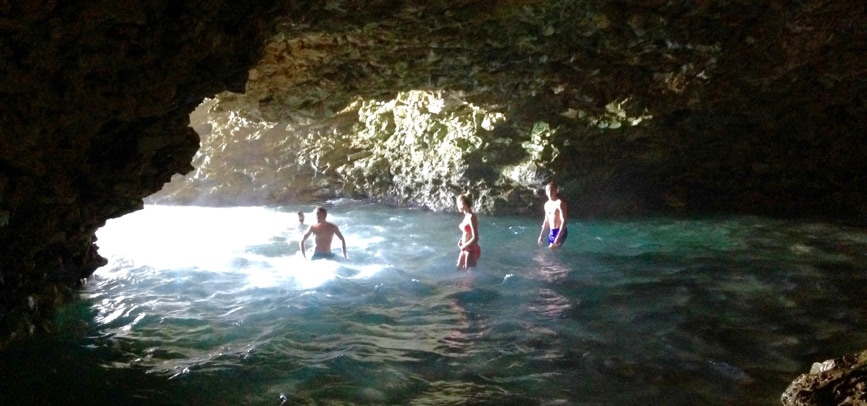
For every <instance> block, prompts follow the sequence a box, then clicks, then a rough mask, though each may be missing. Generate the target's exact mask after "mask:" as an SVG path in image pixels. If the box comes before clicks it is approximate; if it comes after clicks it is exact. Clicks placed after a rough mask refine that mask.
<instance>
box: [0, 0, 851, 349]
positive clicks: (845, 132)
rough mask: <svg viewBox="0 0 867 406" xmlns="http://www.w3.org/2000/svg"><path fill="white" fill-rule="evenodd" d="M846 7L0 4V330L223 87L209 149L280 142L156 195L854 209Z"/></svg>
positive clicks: (65, 289) (185, 138)
mask: <svg viewBox="0 0 867 406" xmlns="http://www.w3.org/2000/svg"><path fill="white" fill-rule="evenodd" d="M865 13H867V11H865V7H864V6H863V5H862V4H860V3H858V2H839V1H832V0H816V1H811V2H784V1H769V2H740V1H715V2H693V1H688V0H671V1H664V0H627V1H619V2H611V1H602V0H588V1H572V0H568V1H567V0H563V1H550V0H545V1H541V0H515V1H489V0H488V1H485V0H438V1H430V2H413V1H399V0H393V1H388V0H369V1H362V0H329V1H324V2H323V1H309V2H307V1H294V2H289V1H285V0H282V1H281V0H274V1H264V2H262V1H259V2H252V3H251V4H246V3H237V2H236V3H229V2H225V1H220V0H204V1H199V2H194V3H184V2H180V3H178V2H174V3H169V2H159V1H158V2H146V3H137V2H126V1H119V2H96V3H94V2H84V1H72V2H55V1H41V2H20V4H17V3H14V2H13V3H0V37H2V41H0V54H2V58H0V128H2V131H3V134H2V136H0V247H2V248H0V255H2V262H0V310H2V311H0V346H2V344H4V343H6V342H7V340H8V339H9V338H10V337H16V336H18V337H20V336H22V335H26V334H31V333H33V332H34V331H37V330H39V329H42V328H47V327H46V326H47V324H45V321H46V320H47V318H48V316H50V314H51V310H52V309H53V308H54V307H55V306H56V305H57V304H58V303H62V302H63V301H64V300H66V299H67V298H68V297H70V292H71V288H72V287H74V286H75V285H76V284H77V283H78V282H79V281H80V280H81V278H84V277H87V276H88V275H90V274H91V273H92V272H93V270H94V269H95V268H96V267H98V266H99V265H100V264H101V263H102V260H101V258H99V256H98V255H97V253H96V248H95V245H94V241H93V234H94V232H95V230H96V229H97V228H98V227H99V226H100V225H102V224H103V223H104V221H105V220H106V219H108V218H111V217H115V216H119V215H122V214H124V213H127V212H129V211H132V210H136V209H137V208H139V207H141V203H142V198H144V197H145V196H148V195H150V194H152V193H153V192H155V191H157V190H158V189H160V187H161V186H162V184H163V183H164V182H166V181H168V180H169V178H170V177H171V176H172V175H173V174H179V173H185V172H187V171H189V170H191V169H192V167H191V166H190V162H191V159H192V158H193V155H194V154H195V152H196V148H197V146H198V145H197V144H198V139H197V136H196V134H195V133H194V132H193V131H192V130H191V129H190V128H189V127H188V126H187V124H188V116H189V114H190V113H191V112H192V111H193V109H194V108H195V107H196V106H197V105H199V103H200V102H201V101H202V99H203V98H205V97H211V96H214V95H215V94H216V93H218V92H222V91H224V90H230V91H233V92H235V93H222V94H220V96H219V97H218V98H217V99H216V101H214V102H213V111H214V112H215V113H218V114H216V115H214V116H211V117H209V118H205V119H203V122H204V121H209V120H210V121H212V122H213V123H221V122H222V123H224V124H225V125H226V126H224V127H220V126H214V127H213V128H211V129H210V131H204V132H207V133H208V134H209V135H210V136H214V137H213V138H208V137H205V144H206V148H207V147H208V146H209V145H213V146H218V145H230V144H246V145H245V146H244V147H243V148H247V149H249V148H251V147H250V145H253V146H256V145H258V146H257V148H260V149H261V150H262V151H263V154H264V153H267V152H269V151H270V150H271V149H273V148H274V146H275V145H278V146H280V148H282V149H280V148H278V150H279V151H283V152H286V155H284V156H283V157H282V158H281V159H279V160H274V159H271V158H270V157H269V156H266V155H262V156H261V158H262V159H261V161H262V162H264V163H263V164H260V168H252V169H249V167H248V169H245V170H246V171H247V172H246V173H240V172H239V171H237V170H234V169H232V170H230V171H228V172H229V173H230V174H232V175H233V176H235V177H234V178H228V177H222V178H221V179H214V178H213V176H212V173H211V172H208V171H207V170H205V169H206V168H208V165H206V164H205V161H206V160H210V161H209V162H210V164H209V165H212V166H211V167H217V166H219V162H227V163H231V162H232V161H231V160H228V159H227V160H225V161H219V160H216V161H215V159H216V158H215V157H217V156H218V155H216V154H213V155H208V154H202V155H200V156H199V157H197V161H196V165H197V166H199V168H200V170H198V171H197V172H195V173H194V175H193V176H191V178H190V179H191V180H192V182H191V183H190V184H189V185H187V186H184V185H181V186H179V187H177V188H176V189H172V190H168V191H167V192H166V194H165V195H163V197H164V198H170V199H175V201H191V199H193V198H194V194H193V193H188V192H187V191H185V188H186V187H188V186H189V187H192V188H193V189H195V188H204V186H208V187H209V188H210V189H209V190H211V189H214V188H216V190H220V191H221V192H220V193H217V194H214V195H213V200H212V201H211V202H212V203H219V202H220V201H219V199H224V201H226V202H229V201H232V202H237V200H236V199H238V198H244V199H247V200H248V202H271V201H281V202H282V201H285V200H286V199H310V198H317V199H318V198H324V197H329V196H344V195H346V196H360V197H367V198H372V199H375V200H381V201H385V202H389V203H393V204H411V205H424V206H428V207H432V208H435V209H439V208H444V207H446V206H447V205H450V199H449V196H450V195H451V194H452V193H453V192H454V191H455V190H457V189H461V188H475V189H476V190H477V191H478V192H479V194H480V197H481V199H480V200H481V201H483V204H484V207H485V208H486V210H489V211H516V212H519V211H522V210H527V209H528V206H529V205H531V204H533V202H532V200H533V197H534V196H533V190H534V188H536V187H538V186H540V184H541V182H543V181H544V180H545V179H547V178H549V177H554V178H556V179H558V180H560V181H561V183H565V186H566V188H565V191H566V192H567V196H568V197H569V198H570V200H571V203H572V204H571V206H572V207H574V208H575V209H574V212H575V214H584V215H591V214H612V213H617V214H622V213H641V212H646V211H660V210H667V211H680V212H684V213H696V212H704V211H730V212H752V213H773V214H775V215H792V216H795V215H797V216H804V215H810V216H812V215H823V216H836V217H841V218H847V219H854V220H860V221H863V219H864V216H865V215H867V207H865V203H864V202H865V201H867V200H865V193H867V192H865V189H864V185H865V179H864V176H865V175H864V174H865V173H867V163H865V162H867V160H865V159H864V157H865V156H867V143H864V142H863V141H864V134H865V131H864V130H865V128H867V111H865V110H867V105H865V99H864V94H865V90H867V89H865V88H867V83H865V72H867V58H865V57H864V56H863V55H864V49H863V48H864V44H865V40H867V38H865V36H867V33H865V31H864V30H863V27H864V26H865V22H867V15H865ZM275 27H278V28H279V32H278V33H277V35H276V36H272V35H271V34H273V33H275V32H277V31H275V30H272V28H275ZM266 38H270V40H269V42H268V43H267V44H266V43H265V42H264V41H265V39H266ZM263 48H264V49H263ZM257 61H258V65H256V64H257ZM251 67H252V68H253V69H252V70H249V71H248V69H250V68H251ZM245 81H246V86H245ZM242 92H243V93H244V94H240V93H242ZM398 113H400V114H398ZM220 114H225V115H224V116H221V115H220ZM422 116H425V117H424V120H422V119H421V118H422ZM418 123H427V124H425V125H422V126H421V127H415V126H416V124H418ZM470 123H472V124H470ZM196 124H198V123H196ZM201 129H202V130H207V128H206V127H205V126H202V128H201ZM230 129H235V130H232V131H229V130H230ZM229 134H231V135H232V137H233V139H234V141H232V140H228V139H227V138H226V136H227V135H229ZM238 134H248V135H250V136H251V137H250V140H249V141H250V142H240V143H239V142H236V141H238V140H237V139H236V138H234V137H237V135H238ZM410 136H411V137H413V138H412V142H410V138H409V137H410ZM230 141H231V142H230ZM281 143H283V144H281ZM447 143H451V144H449V145H451V147H449V148H446V149H443V150H440V147H441V146H442V145H446V144H447ZM434 149H435V150H434ZM401 151H409V152H408V153H406V156H404V157H400V156H398V155H399V153H400V152H401ZM396 153H398V155H396ZM243 155H246V154H235V156H243ZM443 157H445V158H443ZM347 158H349V159H347ZM245 162H246V161H245ZM425 164H427V165H429V166H424V165H425ZM203 168H204V169H203ZM224 168H225V167H224ZM287 179H288V181H287ZM395 179H397V180H395ZM178 182H181V180H178ZM275 184H285V186H279V187H278V186H274V185H275ZM227 185H228V186H230V187H227ZM232 185H238V187H231V186H232ZM257 188H258V190H257ZM189 190H192V189H189Z"/></svg>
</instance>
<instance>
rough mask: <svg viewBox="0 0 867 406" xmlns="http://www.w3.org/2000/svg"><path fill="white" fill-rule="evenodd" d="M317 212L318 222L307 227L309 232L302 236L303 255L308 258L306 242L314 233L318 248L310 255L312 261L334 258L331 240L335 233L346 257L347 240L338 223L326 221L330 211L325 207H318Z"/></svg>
mask: <svg viewBox="0 0 867 406" xmlns="http://www.w3.org/2000/svg"><path fill="white" fill-rule="evenodd" d="M315 213H316V224H313V225H312V226H310V228H308V229H307V232H306V233H304V237H303V238H301V242H300V245H301V256H303V257H304V259H307V253H306V252H305V250H306V247H305V246H304V243H305V242H307V237H309V236H310V234H314V235H315V236H316V248H314V250H313V255H312V256H310V260H311V261H312V260H314V259H332V258H334V254H333V253H332V252H331V240H332V239H334V236H335V235H336V236H337V238H339V239H340V244H341V246H342V248H343V258H346V240H344V239H343V234H341V233H340V229H339V228H338V227H337V226H336V225H334V224H331V223H329V222H327V221H325V216H327V215H328V212H327V211H326V210H325V208H324V207H321V206H320V207H317V208H316V210H315Z"/></svg>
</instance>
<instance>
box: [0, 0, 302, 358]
mask: <svg viewBox="0 0 867 406" xmlns="http://www.w3.org/2000/svg"><path fill="white" fill-rule="evenodd" d="M282 3H285V2H280V1H261V2H259V1H257V2H252V3H250V4H234V2H228V1H197V2H168V1H151V2H133V1H100V2H93V1H63V2H58V1H32V2H2V3H0V258H2V260H0V309H2V311H0V348H2V347H3V346H4V345H5V344H6V342H7V341H8V340H9V339H14V338H15V337H21V336H25V335H28V334H32V333H35V332H38V331H41V330H42V329H47V328H49V325H48V324H47V323H46V320H47V319H48V318H49V317H50V316H51V314H52V310H53V309H54V308H55V306H56V305H58V304H60V303H63V302H64V301H66V300H67V299H69V297H71V289H72V288H73V287H74V286H76V285H77V284H78V283H79V281H80V280H81V279H82V278H85V277H87V276H89V275H90V274H91V273H92V272H93V271H94V270H95V269H96V268H97V267H99V266H100V265H102V264H104V259H102V258H100V257H99V255H98V254H97V252H96V246H95V245H94V244H93V243H94V232H95V231H96V229H97V228H98V227H100V226H101V225H103V224H104V223H105V221H106V219H108V218H112V217H117V216H120V215H122V214H125V213H128V212H131V211H134V210H137V209H139V208H141V206H142V198H143V197H144V196H147V195H148V194H151V193H153V192H155V191H157V190H159V189H160V187H162V185H163V183H164V182H166V181H168V180H169V178H170V176H171V175H172V174H175V173H185V172H187V171H189V170H191V169H192V167H191V166H190V159H191V157H192V156H193V154H194V153H195V152H196V150H197V149H198V146H199V138H198V135H197V134H196V133H195V132H194V131H193V130H192V129H191V128H190V127H189V114H190V112H191V111H192V110H193V109H194V108H195V107H196V106H197V105H198V104H199V103H200V102H201V100H202V99H203V98H204V97H206V96H212V95H214V94H215V93H217V92H221V91H224V90H235V91H242V90H243V88H244V83H245V82H246V80H247V70H248V68H249V67H250V66H251V65H253V64H254V63H255V61H257V60H258V59H259V58H260V56H261V50H262V44H263V43H264V40H265V39H266V38H267V37H268V36H270V35H271V34H273V29H274V23H273V22H272V20H273V15H275V14H285V13H286V11H285V8H286V6H285V4H282ZM278 10H280V11H278Z"/></svg>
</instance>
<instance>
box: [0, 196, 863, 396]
mask: <svg viewBox="0 0 867 406" xmlns="http://www.w3.org/2000/svg"><path fill="white" fill-rule="evenodd" d="M328 207H329V220H330V221H332V222H333V223H335V224H337V225H338V226H339V227H340V228H341V230H342V231H343V233H344V235H345V236H346V239H347V249H348V253H349V258H348V259H347V260H341V261H336V262H334V261H316V262H305V261H304V260H303V259H302V258H301V257H300V255H299V254H298V248H297V247H298V244H297V241H298V236H299V234H298V231H297V227H296V226H295V224H296V223H297V217H296V215H295V212H296V211H297V210H299V209H302V210H305V211H306V212H307V213H308V216H307V218H308V219H309V220H312V219H313V218H314V217H313V216H312V214H311V212H312V209H313V207H312V206H302V207H298V206H291V207H278V208H266V207H243V208H201V207H166V206H147V207H146V208H145V209H144V210H142V211H139V212H136V213H133V214H130V215H128V216H125V217H123V218H120V219H115V220H111V221H109V222H108V224H107V225H106V226H105V227H104V228H103V229H101V230H100V231H99V233H98V237H99V241H98V243H97V244H98V245H99V246H100V253H101V254H102V255H103V256H105V257H106V258H108V259H109V264H108V265H106V266H105V267H103V268H101V269H99V270H98V271H97V273H96V274H95V275H94V276H93V278H92V279H91V280H90V281H89V282H88V284H87V286H86V287H85V288H84V289H83V290H82V292H81V295H80V296H81V297H80V300H79V301H77V302H76V303H74V304H73V305H70V306H68V307H67V308H65V309H64V310H63V312H62V313H61V314H60V316H59V318H58V325H59V328H58V329H57V331H55V332H52V333H50V334H43V335H41V336H40V337H39V338H38V339H36V340H32V341H29V342H27V343H24V344H21V345H19V346H17V347H15V348H12V349H10V350H8V351H5V352H3V353H0V365H2V370H3V376H4V377H3V379H2V383H0V403H3V404H47V403H51V404H67V403H71V402H76V403H81V404H141V405H177V404H185V405H204V404H208V405H239V404H253V405H279V404H281V403H282V404H286V405H335V404H358V405H449V404H452V405H466V404H475V405H504V404H505V405H508V404H513V405H648V404H659V405H730V404H755V405H777V404H779V397H780V394H781V393H782V392H783V391H784V390H785V388H786V387H787V386H788V384H789V383H790V382H791V381H792V380H793V379H794V378H795V377H797V376H798V375H799V374H801V373H804V372H806V371H808V370H809V368H810V365H811V364H812V363H813V362H815V361H822V360H825V359H828V358H833V357H837V356H840V355H843V354H847V353H851V352H855V351H859V350H861V349H864V348H867V335H865V334H864V331H867V330H865V328H867V314H865V311H864V309H865V308H867V306H865V305H867V295H864V286H865V285H867V283H865V282H867V231H865V230H864V229H861V228H852V227H845V226H840V225H834V224H830V223H821V222H810V221H781V220H771V219H766V218H758V217H726V218H714V219H694V220H684V219H666V218H654V219H643V220H629V221H614V220H573V221H572V222H570V224H569V236H568V240H567V242H566V245H565V246H564V247H563V249H561V250H559V251H557V252H552V251H550V250H548V249H547V248H539V247H537V246H536V238H537V236H538V234H539V225H540V223H541V215H540V216H539V218H526V217H493V216H480V235H481V246H482V257H481V260H480V263H479V267H478V268H476V269H473V270H470V271H468V272H466V271H458V270H456V269H455V260H456V258H457V253H458V252H457V247H456V243H457V240H458V237H459V235H460V234H459V230H458V228H457V224H458V223H459V222H460V220H461V218H460V215H459V214H457V213H452V214H443V213H431V212H426V211H422V210H410V209H392V208H387V207H382V206H377V205H370V204H363V203H357V202H349V201H337V202H331V203H330V205H329V206H328ZM540 214H541V213H540ZM338 247H339V244H338V242H337V241H336V240H335V244H334V248H335V249H337V248H338Z"/></svg>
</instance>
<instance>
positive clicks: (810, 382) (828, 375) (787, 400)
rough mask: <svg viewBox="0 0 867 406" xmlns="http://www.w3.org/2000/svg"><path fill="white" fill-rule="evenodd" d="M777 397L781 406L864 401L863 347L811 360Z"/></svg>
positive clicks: (866, 360)
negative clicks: (810, 366) (854, 352)
mask: <svg viewBox="0 0 867 406" xmlns="http://www.w3.org/2000/svg"><path fill="white" fill-rule="evenodd" d="M780 400H781V401H782V403H783V405H784V406H818V405H841V406H842V405H846V406H863V405H867V351H864V352H861V353H860V354H854V355H850V356H845V357H840V358H837V359H832V360H827V361H824V362H817V363H815V364H813V367H812V368H811V369H810V373H808V374H803V375H801V376H799V377H798V378H797V379H795V381H794V382H792V384H791V385H789V387H788V388H787V389H786V391H785V392H784V393H783V396H782V397H781V398H780Z"/></svg>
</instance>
